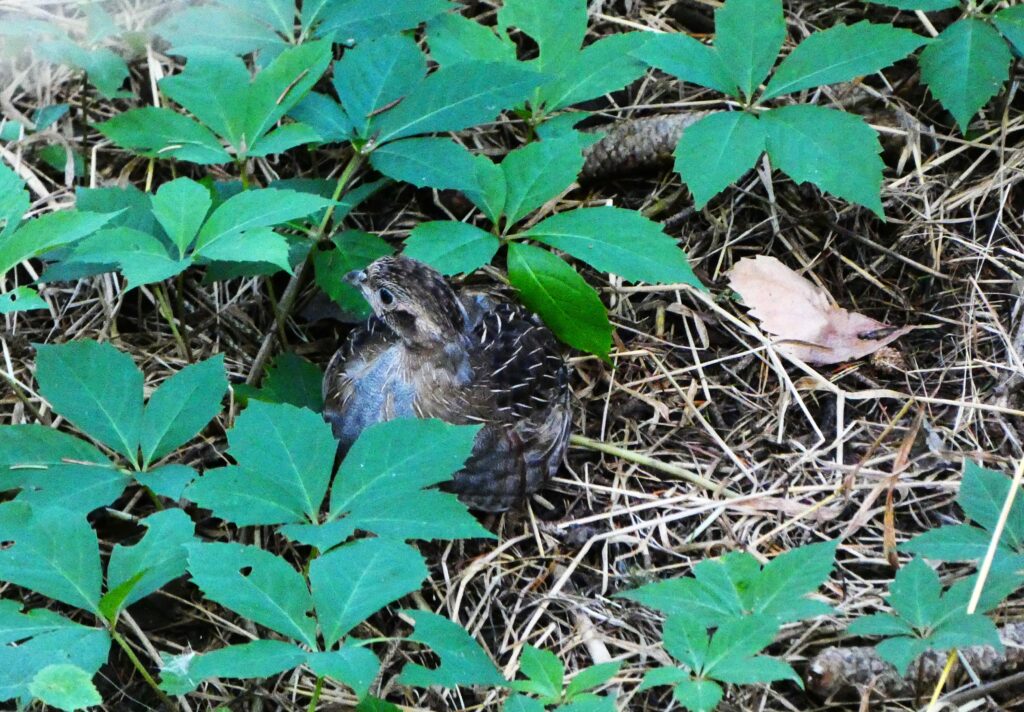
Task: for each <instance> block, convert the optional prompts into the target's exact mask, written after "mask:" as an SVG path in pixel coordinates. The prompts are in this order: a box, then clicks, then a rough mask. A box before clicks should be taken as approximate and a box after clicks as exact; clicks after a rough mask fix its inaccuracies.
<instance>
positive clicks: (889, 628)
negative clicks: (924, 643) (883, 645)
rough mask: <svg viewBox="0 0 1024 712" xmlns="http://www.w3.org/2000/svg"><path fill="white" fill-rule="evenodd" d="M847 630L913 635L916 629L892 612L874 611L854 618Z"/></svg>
mask: <svg viewBox="0 0 1024 712" xmlns="http://www.w3.org/2000/svg"><path fill="white" fill-rule="evenodd" d="M846 632H847V633H849V634H850V635H912V634H913V632H914V629H913V628H912V627H911V626H910V624H909V623H907V622H906V621H904V620H903V619H902V618H898V617H897V616H894V615H892V614H891V613H873V614H871V615H870V616H858V617H857V618H854V619H853V621H852V622H851V623H850V625H849V626H847V628H846Z"/></svg>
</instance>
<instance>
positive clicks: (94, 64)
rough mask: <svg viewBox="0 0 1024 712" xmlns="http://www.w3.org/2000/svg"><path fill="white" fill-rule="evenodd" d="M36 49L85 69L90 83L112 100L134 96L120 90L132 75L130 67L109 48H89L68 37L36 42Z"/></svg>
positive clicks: (59, 61)
mask: <svg viewBox="0 0 1024 712" xmlns="http://www.w3.org/2000/svg"><path fill="white" fill-rule="evenodd" d="M33 49H34V50H35V51H36V52H38V53H39V54H40V55H42V56H43V57H45V58H47V59H49V60H50V61H52V62H57V63H60V64H67V65H70V66H72V67H75V68H76V69H81V70H82V71H83V72H85V73H86V75H87V76H88V78H89V83H90V84H92V85H93V86H94V87H96V88H97V89H98V90H99V92H100V94H102V95H103V96H104V97H106V98H108V99H114V98H117V97H120V96H130V94H125V93H123V92H121V91H120V89H121V85H122V84H123V83H124V80H125V79H127V77H128V67H127V65H126V64H125V61H124V60H123V59H121V57H120V56H119V55H117V54H115V53H114V52H113V51H111V50H109V49H107V48H106V47H91V48H89V49H86V48H85V47H80V46H78V45H77V44H75V43H74V42H71V41H69V40H66V39H56V40H50V41H46V42H41V43H38V44H35V45H34V46H33Z"/></svg>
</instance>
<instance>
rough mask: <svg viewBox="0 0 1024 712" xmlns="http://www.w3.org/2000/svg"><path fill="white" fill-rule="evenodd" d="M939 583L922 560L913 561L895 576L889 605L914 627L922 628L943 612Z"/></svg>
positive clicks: (933, 572)
mask: <svg viewBox="0 0 1024 712" xmlns="http://www.w3.org/2000/svg"><path fill="white" fill-rule="evenodd" d="M941 592H942V584H940V583H939V577H938V575H937V574H936V573H935V571H933V570H932V567H930V566H929V565H928V564H926V563H925V562H924V561H923V560H921V559H913V560H911V562H910V563H909V564H907V565H906V566H904V567H903V568H901V569H900V570H899V573H897V574H896V578H895V580H893V582H892V586H890V588H889V599H888V600H889V605H890V606H892V607H893V608H894V609H895V610H896V612H897V613H899V615H900V617H901V618H903V619H905V620H906V621H907V622H908V623H909V624H910V625H912V626H913V627H914V628H918V629H921V628H925V627H927V626H928V625H929V623H931V622H932V621H934V620H936V619H937V618H938V617H939V616H940V615H941V614H942V613H943V608H942V606H941V604H940V595H941Z"/></svg>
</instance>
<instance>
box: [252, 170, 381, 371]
mask: <svg viewBox="0 0 1024 712" xmlns="http://www.w3.org/2000/svg"><path fill="white" fill-rule="evenodd" d="M365 160H366V154H364V153H361V152H359V151H354V152H353V153H352V157H351V158H350V159H349V161H348V163H347V164H346V165H345V168H344V169H343V170H342V171H341V175H340V176H339V177H338V183H337V185H335V187H334V194H333V195H332V196H331V200H333V201H335V202H337V201H338V200H339V199H340V198H341V196H342V194H343V193H344V192H345V188H347V187H348V184H349V183H350V182H352V177H353V176H355V174H356V171H358V170H359V167H360V166H362V165H363V161H365ZM333 214H334V206H333V205H331V206H329V207H328V208H327V210H326V211H325V212H324V217H323V219H322V220H321V221H320V225H319V226H318V227H317V230H316V234H315V235H314V236H313V247H312V248H311V249H310V251H309V254H307V255H306V259H304V260H303V261H302V266H301V267H299V269H297V270H295V273H294V274H293V275H292V278H291V279H290V280H289V281H288V285H287V286H286V287H285V288H284V293H283V294H282V295H281V301H280V302H278V304H277V307H278V308H277V311H278V313H279V314H280V315H281V321H282V322H283V321H284V320H285V319H287V318H288V316H289V315H290V314H291V312H292V308H294V306H295V302H296V300H297V299H298V297H299V290H300V289H301V288H302V285H303V283H304V282H305V281H306V278H307V276H308V275H309V270H310V269H311V265H312V255H313V250H315V249H317V245H319V244H320V242H322V241H323V240H324V239H325V236H326V234H327V225H328V223H330V221H331V216H332V215H333ZM275 336H276V333H275V332H274V331H268V332H267V334H266V335H265V336H264V337H263V342H262V343H261V344H260V350H259V351H258V352H257V353H256V358H254V359H253V362H252V366H251V368H250V369H249V376H248V377H247V378H246V379H245V382H246V383H247V384H249V385H254V384H255V383H256V382H257V381H259V380H260V377H261V376H262V375H263V365H264V364H265V363H266V362H267V359H268V358H269V357H270V350H271V349H272V348H273V347H274V337H275ZM282 345H283V342H282Z"/></svg>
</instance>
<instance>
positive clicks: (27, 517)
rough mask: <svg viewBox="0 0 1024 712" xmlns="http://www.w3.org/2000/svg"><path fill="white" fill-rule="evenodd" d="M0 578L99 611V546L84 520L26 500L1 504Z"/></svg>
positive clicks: (83, 607)
mask: <svg viewBox="0 0 1024 712" xmlns="http://www.w3.org/2000/svg"><path fill="white" fill-rule="evenodd" d="M0 541H3V542H5V543H7V542H13V544H10V543H8V545H7V546H6V547H5V548H3V549H0V579H3V580H4V581H7V582H9V583H13V584H15V585H17V586H24V587H25V588H29V589H32V590H33V591H36V592H37V593H40V594H42V595H44V596H48V597H50V598H54V599H56V600H58V601H61V602H63V603H67V604H68V605H70V606H75V607H76V608H82V609H85V610H87V611H91V612H93V613H98V612H99V600H100V584H101V581H102V574H101V572H100V551H99V542H98V541H97V539H96V532H94V531H93V530H92V527H90V526H89V523H88V522H87V521H86V520H85V518H84V517H79V516H74V515H72V514H71V513H70V512H69V511H67V510H65V509H58V508H55V507H47V508H38V509H36V508H32V507H30V506H29V505H27V504H25V503H23V502H6V503H4V504H2V505H0Z"/></svg>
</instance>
